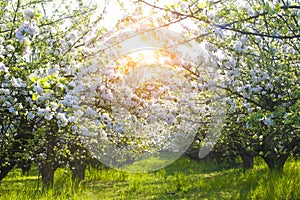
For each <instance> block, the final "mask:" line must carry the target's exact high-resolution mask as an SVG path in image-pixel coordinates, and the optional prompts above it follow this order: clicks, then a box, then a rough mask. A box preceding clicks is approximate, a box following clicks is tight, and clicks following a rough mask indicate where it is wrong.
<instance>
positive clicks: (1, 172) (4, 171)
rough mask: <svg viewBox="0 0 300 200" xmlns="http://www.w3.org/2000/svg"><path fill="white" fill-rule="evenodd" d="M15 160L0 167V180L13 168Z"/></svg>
mask: <svg viewBox="0 0 300 200" xmlns="http://www.w3.org/2000/svg"><path fill="white" fill-rule="evenodd" d="M15 165H16V163H15V162H10V163H9V165H7V166H5V167H2V166H1V169H0V182H1V181H2V180H3V179H4V178H5V176H6V175H7V174H8V173H9V172H10V171H11V170H12V169H13V168H14V166H15Z"/></svg>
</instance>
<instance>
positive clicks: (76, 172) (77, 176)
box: [70, 161, 86, 181]
mask: <svg viewBox="0 0 300 200" xmlns="http://www.w3.org/2000/svg"><path fill="white" fill-rule="evenodd" d="M70 167H71V171H72V179H73V180H74V181H82V180H84V177H85V169H86V164H85V163H84V161H75V162H72V163H71V164H70Z"/></svg>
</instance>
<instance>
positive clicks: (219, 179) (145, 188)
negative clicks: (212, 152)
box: [0, 158, 300, 200]
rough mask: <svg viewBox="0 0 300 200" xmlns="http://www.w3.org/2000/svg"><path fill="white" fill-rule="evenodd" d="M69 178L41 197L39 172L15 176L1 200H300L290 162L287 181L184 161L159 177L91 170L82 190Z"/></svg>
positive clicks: (61, 174) (297, 168)
mask: <svg viewBox="0 0 300 200" xmlns="http://www.w3.org/2000/svg"><path fill="white" fill-rule="evenodd" d="M70 176H71V175H70V172H69V171H66V170H64V169H59V170H57V172H56V173H55V183H54V188H53V189H52V190H49V191H47V192H44V193H42V192H41V183H38V177H37V172H36V169H33V170H32V171H31V172H30V174H29V176H22V175H21V171H20V170H19V169H15V170H13V171H12V172H11V173H9V175H8V176H7V177H6V178H5V179H4V180H3V182H2V184H1V186H0V199H1V200H2V199H3V200H4V199H5V200H15V199H24V200H27V199H44V200H46V199H47V200H49V199H61V200H65V199H78V200H81V199H82V200H89V199H91V200H94V199H101V200H102V199H157V200H161V199H209V200H210V199H291V200H294V199H300V190H299V188H300V161H292V160H289V161H288V162H287V163H286V165H285V169H284V173H283V174H282V175H278V174H275V173H271V172H269V171H268V169H267V167H266V165H265V164H264V163H263V162H262V161H261V160H259V159H258V160H256V165H255V168H254V169H253V170H249V171H247V172H245V173H243V170H242V169H240V168H230V167H229V166H226V165H216V164H214V163H212V162H199V161H194V160H189V159H188V158H180V159H179V160H177V161H176V162H175V163H173V164H172V165H170V166H168V167H166V168H164V169H161V170H159V171H156V172H150V173H142V174H131V173H127V172H122V171H117V170H114V169H102V170H96V169H90V170H87V171H86V180H85V181H83V182H82V183H81V184H80V185H79V186H76V185H74V184H73V183H72V181H71V177H70Z"/></svg>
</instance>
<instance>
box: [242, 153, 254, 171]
mask: <svg viewBox="0 0 300 200" xmlns="http://www.w3.org/2000/svg"><path fill="white" fill-rule="evenodd" d="M240 156H241V158H242V161H243V169H244V170H247V169H252V168H253V165H254V155H253V154H252V153H248V152H244V153H240Z"/></svg>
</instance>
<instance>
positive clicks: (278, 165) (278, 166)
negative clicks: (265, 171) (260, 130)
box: [263, 154, 289, 173]
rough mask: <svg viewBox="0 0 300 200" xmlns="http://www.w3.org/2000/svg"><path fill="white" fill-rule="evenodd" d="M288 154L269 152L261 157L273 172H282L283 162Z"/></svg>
mask: <svg viewBox="0 0 300 200" xmlns="http://www.w3.org/2000/svg"><path fill="white" fill-rule="evenodd" d="M288 157H289V155H286V154H285V155H279V156H278V155H277V154H269V155H267V156H264V157H263V159H264V161H265V162H266V163H267V165H268V167H269V169H270V170H271V171H274V172H278V173H282V172H283V167H284V164H285V162H286V160H287V158H288Z"/></svg>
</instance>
